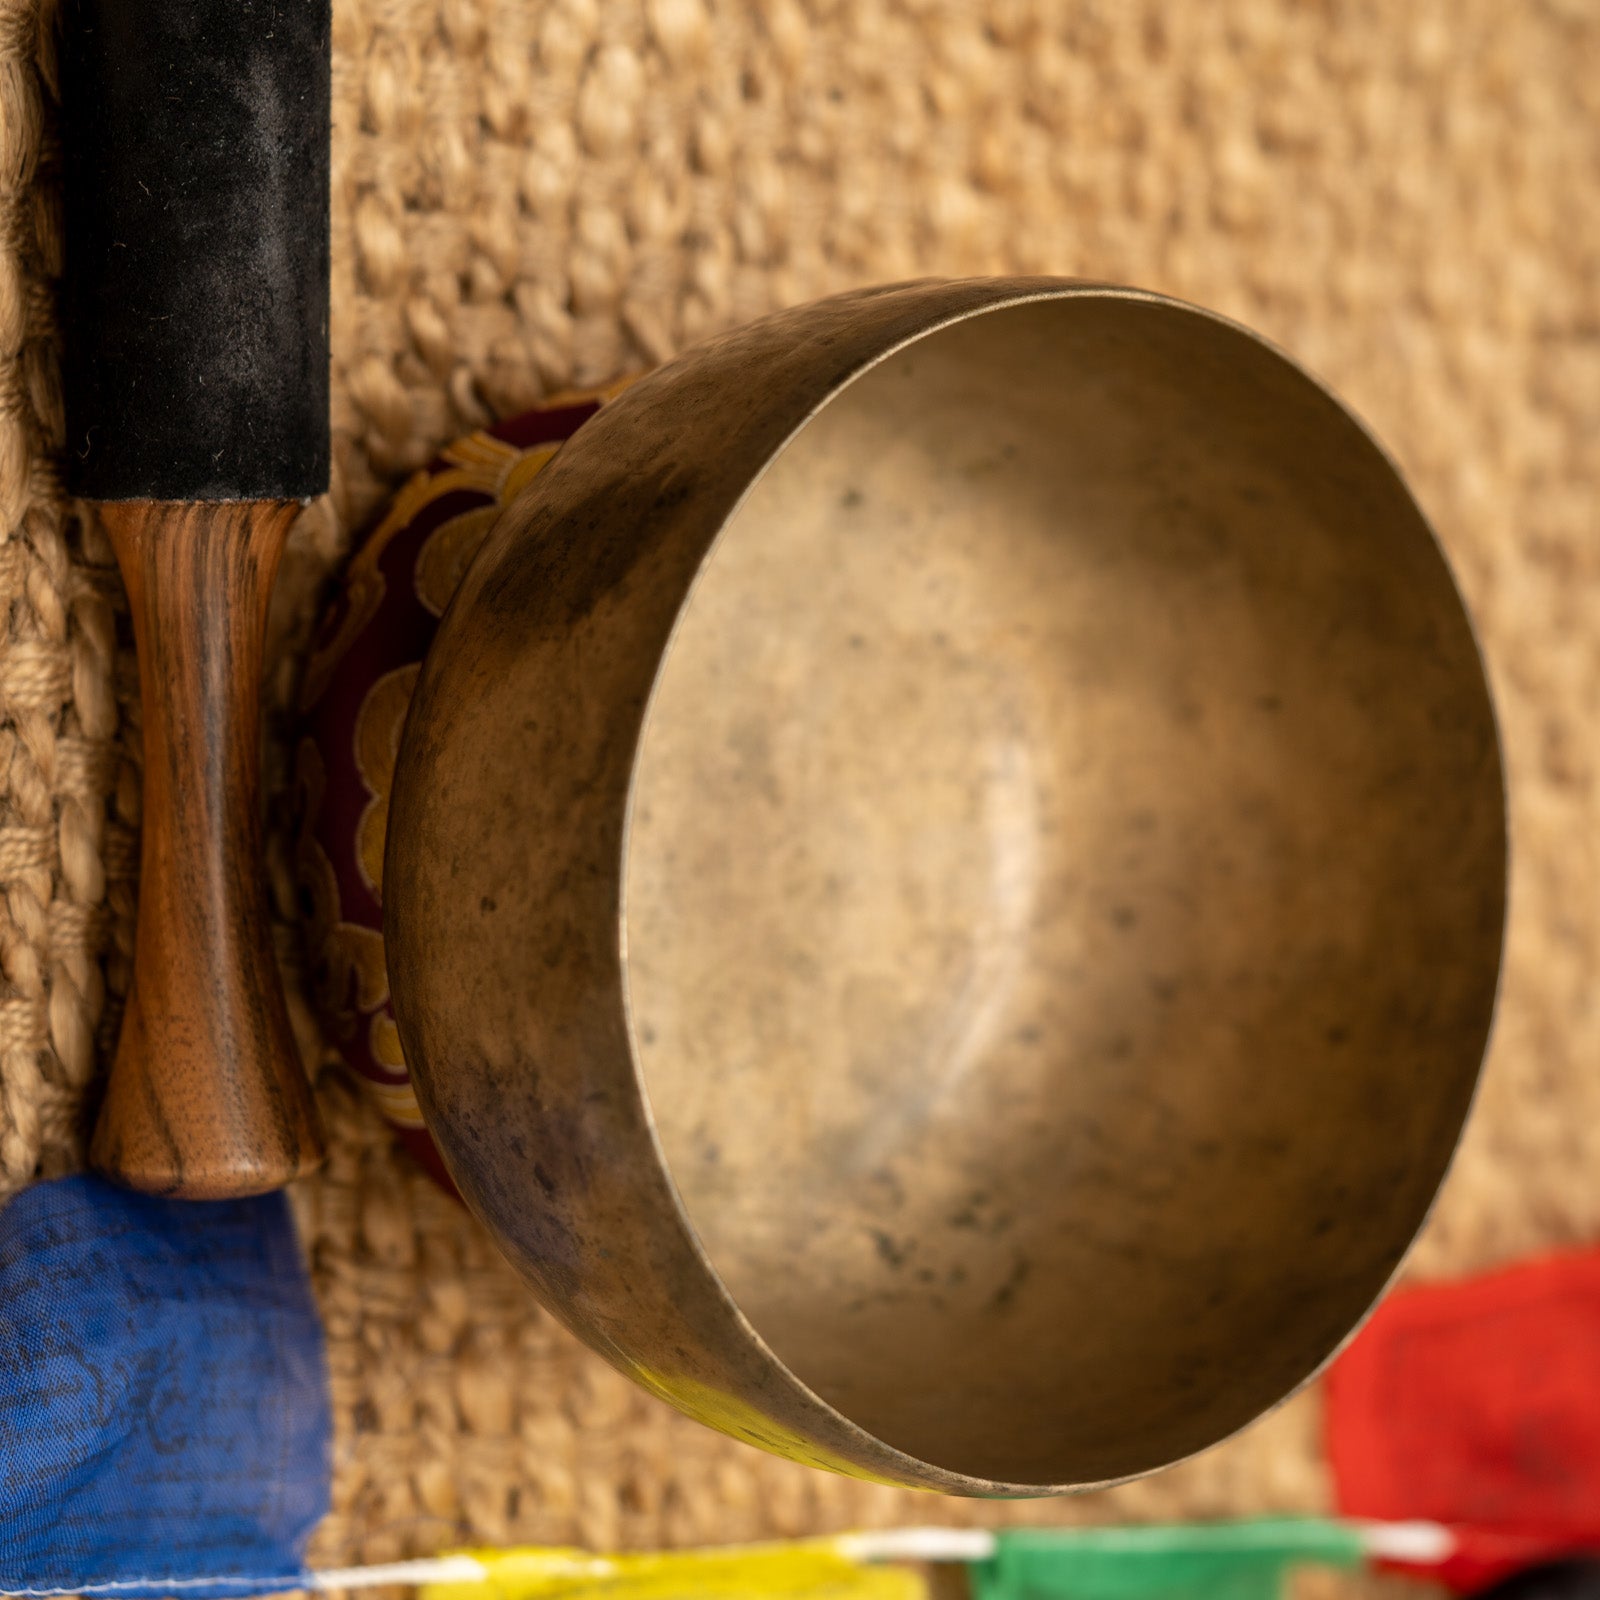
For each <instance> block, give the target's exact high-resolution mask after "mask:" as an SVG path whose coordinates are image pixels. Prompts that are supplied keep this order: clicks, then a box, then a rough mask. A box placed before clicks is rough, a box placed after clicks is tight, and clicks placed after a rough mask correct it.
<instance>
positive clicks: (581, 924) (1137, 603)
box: [384, 279, 1506, 1495]
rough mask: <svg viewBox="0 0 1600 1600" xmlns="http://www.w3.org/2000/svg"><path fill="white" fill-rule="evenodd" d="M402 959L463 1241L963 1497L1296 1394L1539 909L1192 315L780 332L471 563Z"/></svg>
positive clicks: (1428, 691) (624, 441) (1382, 611)
mask: <svg viewBox="0 0 1600 1600" xmlns="http://www.w3.org/2000/svg"><path fill="white" fill-rule="evenodd" d="M388 838H389V843H388V858H387V863H386V867H385V877H384V890H385V903H386V914H387V919H388V920H387V925H386V939H387V944H388V951H389V964H390V973H391V980H392V987H393V993H394V1000H395V1007H396V1010H397V1013H398V1018H399V1027H400V1034H401V1039H402V1042H403V1046H404V1050H405V1055H406V1059H407V1061H408V1062H409V1063H410V1064H411V1067H412V1070H413V1072H414V1074H415V1077H416V1083H417V1089H418V1094H419V1098H420V1100H421V1104H422V1107H423V1111H424V1113H425V1115H426V1118H427V1122H428V1126H429V1127H430V1128H431V1130H432V1131H433V1134H434V1137H435V1138H436V1139H437V1141H438V1144H439V1147H440V1149H441V1150H442V1152H443V1154H444V1157H445V1160H446V1162H447V1163H448V1165H449V1168H450V1171H451V1172H452V1174H453V1175H454V1177H455V1180H456V1182H457V1183H458V1184H459V1186H460V1188H461V1191H462V1193H463V1195H464V1196H465V1197H466V1200H467V1202H468V1204H469V1205H470V1206H471V1207H472V1209H473V1210H474V1211H475V1212H476V1213H477V1215H478V1216H479V1217H480V1218H481V1219H482V1220H483V1221H484V1223H486V1224H487V1226H488V1227H489V1229H490V1230H491V1231H492V1233H493V1234H494V1236H495V1238H496V1239H497V1240H498V1242H499V1243H500V1245H501V1246H502V1248H503V1249H504V1250H505V1252H506V1254H507V1255H508V1256H509V1257H510V1259H511V1261H512V1262H513V1263H514V1264H515V1265H516V1266H517V1268H518V1269H519V1270H520V1271H521V1272H522V1274H523V1275H524V1276H525V1277H526V1278H527V1280H528V1281H529V1282H530V1283H531V1284H532V1285H533V1287H534V1288H535V1290H536V1291H537V1292H538V1294H539V1296H540V1297H541V1298H542V1299H543V1301H544V1302H545V1304H546V1305H548V1306H549V1307H550V1308H551V1309H552V1310H553V1311H554V1312H555V1313H556V1315H558V1316H559V1317H560V1318H561V1319H562V1320H563V1321H564V1322H565V1323H566V1324H567V1325H568V1326H569V1327H570V1328H572V1329H573V1330H574V1331H575V1332H576V1333H577V1334H578V1335H579V1336H580V1337H582V1338H583V1339H585V1340H586V1341H587V1342H588V1343H589V1344H590V1345H592V1346H593V1347H594V1348H595V1349H596V1350H598V1351H599V1352H601V1353H602V1354H603V1355H605V1356H607V1357H608V1358H609V1359H610V1360H611V1361H612V1362H614V1363H615V1364H616V1365H617V1366H618V1367H620V1368H621V1369H622V1370H623V1371H624V1372H626V1373H629V1374H630V1375H632V1376H633V1377H635V1378H636V1379H638V1380H639V1381H640V1382H641V1383H643V1384H645V1385H646V1386H647V1387H648V1388H650V1389H651V1390H653V1391H654V1392H656V1393H657V1394H660V1395H663V1396H665V1397H666V1398H668V1399H670V1400H672V1401H673V1402H675V1403H676V1404H678V1405H679V1406H681V1407H682V1408H683V1409H684V1410H686V1411H688V1412H690V1413H691V1414H692V1415H694V1416H697V1417H700V1418H701V1419H703V1420H704V1421H706V1422H708V1423H711V1424H712V1425H713V1426H716V1427H718V1428H721V1429H723V1430H725V1431H726V1432H728V1433H731V1434H734V1435H736V1436H738V1437H741V1438H744V1439H748V1440H750V1441H752V1442H754V1443H756V1444H760V1445H764V1446H766V1447H768V1448H769V1449H773V1450H776V1451H778V1452H781V1453H783V1454H785V1455H789V1456H793V1457H796V1458H798V1459H801V1460H804V1461H809V1462H812V1463H814V1464H816V1465H820V1466H829V1467H835V1468H839V1469H841V1470H845V1471H849V1472H854V1473H858V1474H861V1475H864V1476H869V1477H875V1478H880V1479H884V1480H888V1481H892V1482H895V1483H903V1484H913V1485H920V1486H924V1487H928V1488H933V1489H941V1490H947V1491H953V1492H957V1493H966V1494H981V1495H1025V1494H1039V1493H1044V1492H1051V1491H1056V1490H1062V1489H1068V1488H1075V1487H1083V1486H1087V1485H1091V1484H1098V1483H1103V1482H1107V1481H1110V1480H1116V1479H1121V1478H1125V1477H1129V1476H1132V1475H1135V1474H1139V1473H1143V1472H1146V1471H1149V1470H1151V1469H1153V1468H1156V1467H1160V1466H1162V1465H1164V1464H1166V1463H1170V1462H1172V1461H1175V1460H1177V1459H1179V1458H1181V1457H1184V1456H1187V1455H1189V1454H1191V1453H1192V1452H1194V1451H1197V1450H1200V1449H1202V1448H1203V1447H1205V1446H1207V1445H1209V1444H1212V1443H1214V1442H1215V1441H1217V1440H1219V1439H1221V1438H1223V1437H1224V1436H1225V1435H1227V1434H1229V1433H1232V1432H1233V1431H1234V1430H1236V1429H1238V1428H1239V1427H1241V1426H1243V1425H1244V1424H1245V1423H1247V1422H1249V1421H1250V1420H1251V1419H1252V1418H1254V1417H1256V1416H1257V1415H1258V1414H1260V1413H1261V1412H1262V1411H1263V1410H1264V1409H1266V1408H1268V1407H1270V1406H1272V1405H1273V1404H1274V1403H1275V1402H1277V1401H1279V1400H1280V1399H1281V1398H1283V1397H1284V1396H1285V1395H1287V1394H1288V1393H1289V1392H1290V1391H1292V1390H1293V1389H1294V1388H1295V1387H1296V1386H1297V1385H1299V1384H1301V1383H1302V1382H1303V1381H1305V1380H1306V1378H1307V1377H1308V1376H1309V1375H1310V1374H1311V1373H1312V1372H1313V1371H1314V1370H1315V1369H1316V1368H1317V1367H1318V1366H1319V1365H1320V1364H1322V1363H1323V1362H1324V1361H1325V1360H1326V1359H1327V1357H1328V1356H1329V1355H1330V1353H1331V1352H1332V1351H1333V1350H1334V1349H1335V1348H1336V1347H1337V1346H1338V1345H1339V1343H1340V1342H1341V1341H1342V1340H1343V1339H1344V1338H1345V1337H1346V1336H1347V1335H1348V1334H1349V1332H1350V1331H1351V1329H1352V1328H1353V1327H1354V1326H1355V1325H1356V1324H1357V1323H1358V1322H1359V1320H1360V1319H1361V1318H1362V1316H1363V1315H1364V1313H1365V1312H1366V1311H1367V1310H1368V1308H1369V1307H1370V1306H1371V1305H1372V1304H1373V1302H1374V1300H1375V1299H1376V1298H1377V1296H1378V1295H1379V1294H1380V1293H1381V1292H1382V1290H1383V1288H1384V1286H1385V1284H1386V1283H1387V1281H1388V1280H1389V1278H1390V1277H1391V1275H1392V1274H1393V1273H1394V1271H1395V1270H1396V1267H1397V1265H1398V1263H1399V1262H1400V1260H1401V1257H1402V1256H1403V1255H1404V1253H1405V1251H1406V1248H1407V1246H1408V1245H1409V1243H1410V1242H1411V1240H1412V1239H1413V1237H1414V1236H1415V1234H1416V1233H1417V1231H1418V1229H1419V1227H1420V1226H1421V1224H1422V1222H1423V1221H1424V1219H1425V1217H1426V1215H1427V1212H1428V1209H1429V1206H1430V1204H1431V1202H1432V1199H1433V1197H1434V1194H1435V1191H1436V1189H1437V1188H1438V1185H1439V1183H1440V1181H1441V1179H1442V1178H1443V1175H1444V1172H1445V1169H1446V1166H1447V1164H1448V1162H1449V1160H1450V1155H1451V1152H1452V1150H1453V1148H1454V1146H1455V1144H1456V1141H1457V1137H1458V1135H1459V1133H1460V1130H1461V1126H1462V1123H1463V1120H1464V1118H1465V1116H1466V1114H1467V1110H1468V1105H1469V1102H1470V1101H1471V1099H1472V1094H1473V1087H1474V1084H1475V1081H1476V1079H1477V1075H1478V1067H1479V1062H1480V1059H1481V1057H1482V1054H1483V1051H1484V1046H1485V1042H1486V1038H1487V1035H1488V1031H1489V1027H1490V1020H1491V1013H1492V1010H1493V1004H1494V996H1495V990H1496V980H1497V974H1498V969H1499V960H1500V947H1501V929H1502V922H1503V918H1504V899H1505V880H1506V834H1505V821H1504V797H1503V790H1502V775H1501V765H1500V757H1499V747H1498V743H1497V739H1496V731H1495V722H1494V716H1493V712H1492V708H1491V705H1490V700H1489V695H1488V692H1487V689H1486V686H1485V680H1484V672H1483V668H1482V664H1481V662H1480V658H1479V655H1478V651H1477V648H1476V645H1475V642H1474V639H1473V635H1472V630H1471V627H1470V625H1469V622H1468V619H1467V617H1466V615H1465V613H1464V611H1463V607H1462V603H1461V600H1460V598H1459V597H1458V595H1457V593H1456V590H1455V588H1454V586H1453V584H1452V581H1451V577H1450V573H1449V570H1448V568H1447V566H1446V563H1445V561H1444V559H1443V557H1442V556H1441V554H1440V551H1439V548H1438V546H1437V544H1436V542H1435V540H1434V537H1433V535H1432V534H1431V532H1430V531H1429V528H1428V525H1427V523H1426V521H1425V520H1424V518H1423V516H1422V514H1421V513H1420V512H1419V510H1418V508H1417V506H1416V504H1415V503H1414V502H1413V500H1412V499H1411V497H1410V495H1409V494H1408V493H1407V491H1406V488H1405V486H1404V484H1403V483H1402V481H1401V479H1400V476H1399V474H1398V473H1397V471H1396V469H1395V467H1394V465H1393V464H1392V463H1391V461H1390V460H1389V458H1388V457H1387V456H1386V455H1385V454H1384V453H1383V451H1382V450H1381V449H1380V448H1379V447H1378V446H1377V445H1376V444H1375V443H1374V441H1373V439H1372V438H1371V436H1370V435H1369V434H1368V433H1366V432H1365V431H1364V429H1363V428H1362V426H1361V425H1360V424H1359V423H1358V422H1357V421H1355V420H1354V419H1353V418H1352V416H1351V415H1350V414H1349V413H1348V412H1347V411H1346V410H1345V409H1343V407H1342V406H1341V405H1340V404H1339V403H1338V401H1336V400H1335V399H1334V398H1333V397H1332V396H1331V395H1330V394H1329V393H1328V392H1327V391H1326V390H1325V389H1323V388H1322V387H1320V386H1319V385H1318V384H1317V383H1316V382H1315V381H1313V380H1312V379H1311V378H1309V377H1308V376H1307V375H1306V374H1305V373H1304V372H1303V371H1301V370H1300V369H1299V368H1298V367H1296V366H1295V365H1294V364H1293V363H1292V362H1291V361H1289V360H1288V359H1287V358H1285V357H1284V356H1283V355H1282V354H1280V353H1279V352H1278V351H1276V350H1274V349H1273V348H1271V347H1270V346H1269V345H1267V344H1265V343H1263V342H1262V341H1261V340H1259V339H1258V338H1256V337H1254V336H1253V335H1251V334H1249V333H1248V332H1246V331H1244V330H1243V329H1241V328H1239V327H1237V326H1235V325H1233V324H1231V323H1229V322H1226V321H1224V320H1222V319H1221V318H1218V317H1215V316H1212V315H1209V314H1207V313H1205V312H1203V311H1199V310H1196V309H1194V308H1192V307H1189V306H1186V305H1182V304H1179V303H1177V302H1174V301H1171V300H1166V299H1163V298H1161V297H1159V296H1156V295H1151V294H1144V293H1138V292H1134V291H1130V290H1125V289H1116V288H1108V287H1104V286H1098V285H1093V284H1082V283H1071V282H1062V281H1057V280H1040V279H1033V280H1028V279H1014V280H998V281H980V282H964V283H963V282H956V283H942V282H924V283H915V284H908V285H903V286H900V287H896V288H892V289H887V290H883V291H879V292H875V293H857V294H849V295H844V296H841V297H839V298H836V299H831V300H826V301H823V302H821V303H819V304H816V305H811V306H807V307H803V308H801V309H799V310H794V311H788V312H785V313H783V314H781V315H778V316H773V317H769V318H766V319H765V320H763V321H760V322H757V323H755V324H753V325H751V326H749V327H745V328H743V329H740V330H739V331H738V332H736V333H733V334H730V335H728V336H726V337H724V338H721V339H717V340H714V341H713V342H711V343H709V344H706V345H704V346H702V347H700V348H699V349H697V350H693V351H691V352H689V353H688V354H687V355H685V356H683V357H681V358H680V359H678V360H676V361H673V362H672V363H670V364H669V365H667V366H665V367H663V368H662V369H660V370H659V371H657V372H655V373H653V374H652V375H650V376H649V377H647V378H645V379H643V380H642V381H641V382H639V383H638V384H637V385H635V386H634V387H633V388H631V389H629V390H628V391H627V392H626V393H625V394H623V395H622V397H621V398H619V399H617V400H615V401H614V402H613V403H611V404H609V405H608V406H606V407H605V408H604V409H603V410H602V411H601V412H600V413H599V415H598V416H597V417H596V418H595V419H594V420H592V421H591V422H589V423H587V424H586V425H585V427H584V428H583V429H582V431H581V432H580V433H579V434H578V436H577V437H576V439H574V440H573V441H572V442H571V443H570V444H568V445H567V446H566V447H565V448H564V449H563V451H562V452H561V454H560V456H559V457H558V458H557V459H556V461H555V462H554V463H553V464H552V465H551V466H550V467H549V468H548V469H547V470H546V471H545V472H544V473H543V474H542V475H541V476H540V477H539V478H538V479H537V480H536V482H535V483H534V484H533V485H532V486H531V487H530V489H529V490H528V491H527V493H526V495H525V496H524V497H523V498H521V499H520V500H518V501H517V502H515V503H514V504H513V505H512V507H511V508H510V509H509V510H508V511H507V512H506V513H505V514H504V515H503V516H502V518H501V519H500V521H499V523H498V524H497V525H496V527H495V528H494V529H493V530H492V531H491V533H490V534H489V536H488V539H487V541H486V543H485V545H484V548H483V550H482V552H481V554H480V555H479V556H478V557H477V559H476V561H475V562H474V564H473V566H472V567H471V569H470V571H469V573H468V575H467V577H466V579H465V581H464V583H463V585H462V588H461V591H460V593H459V596H458V598H457V599H456V601H455V603H454V605H453V606H452V608H451V609H450V611H449V613H448V615H447V616H446V618H445V621H444V624H443V628H442V630H441V632H440V634H439V637H438V640H437V642H436V643H435V645H434V647H433V650H432V653H431V654H430V656H429V658H428V660H427V662H426V664H425V666H424V669H423V672H422V676H421V682H420V686H419V689H418V692H417V695H416V699H415V701H414V703H413V707H412V710H411V714H410V720H409V722H408V724H407V728H406V732H405V736H404V740H403V744H402V748H401V752H400V758H399V766H398V771H397V775H396V781H395V790H394V797H393V808H392V812H391V816H390V823H389V835H388Z"/></svg>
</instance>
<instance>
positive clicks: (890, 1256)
mask: <svg viewBox="0 0 1600 1600" xmlns="http://www.w3.org/2000/svg"><path fill="white" fill-rule="evenodd" d="M871 1232H872V1244H873V1248H874V1249H875V1250H876V1251H877V1252H878V1255H879V1256H880V1257H881V1258H882V1259H883V1260H884V1261H885V1262H887V1263H888V1265H889V1266H891V1267H902V1266H904V1265H905V1260H906V1256H907V1254H908V1253H909V1249H908V1247H907V1246H904V1245H899V1244H896V1243H895V1241H894V1240H893V1239H891V1238H890V1237H889V1235H888V1234H886V1233H885V1232H884V1231H883V1229H882V1228H873V1229H872V1230H871Z"/></svg>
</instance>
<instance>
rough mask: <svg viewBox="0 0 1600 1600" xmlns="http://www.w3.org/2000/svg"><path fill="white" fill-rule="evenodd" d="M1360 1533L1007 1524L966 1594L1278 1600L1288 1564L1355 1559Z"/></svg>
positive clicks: (1301, 1526) (1278, 1526)
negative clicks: (1032, 1526)
mask: <svg viewBox="0 0 1600 1600" xmlns="http://www.w3.org/2000/svg"><path fill="white" fill-rule="evenodd" d="M1363 1559H1364V1547H1363V1543H1362V1539H1361V1534H1360V1531H1359V1530H1358V1529H1356V1528H1354V1527H1352V1526H1350V1525H1349V1524H1348V1523H1340V1522H1334V1521H1330V1520H1328V1519H1327V1518H1323V1517H1263V1518H1257V1519H1253V1520H1251V1521H1248V1522H1211V1523H1194V1524H1189V1525H1186V1526H1163V1525H1152V1526H1149V1527H1128V1528H1011V1529H1007V1530H1005V1531H1004V1532H1002V1533H1000V1534H999V1536H998V1540H997V1544H996V1550H995V1554H994V1556H993V1558H992V1559H990V1560H988V1561H980V1562H977V1563H975V1564H974V1566H973V1567H972V1593H973V1597H974V1600H1278V1595H1279V1592H1280V1587H1281V1582H1282V1578H1283V1574H1284V1572H1285V1570H1286V1569H1288V1568H1290V1567H1293V1566H1298V1565H1300V1564H1301V1563H1306V1562H1312V1563H1317V1564H1319V1565H1323V1566H1334V1567H1354V1566H1359V1565H1361V1563H1362V1561H1363Z"/></svg>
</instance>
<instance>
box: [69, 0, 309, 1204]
mask: <svg viewBox="0 0 1600 1600" xmlns="http://www.w3.org/2000/svg"><path fill="white" fill-rule="evenodd" d="M329 25H330V24H329V5H328V0H142V3H140V4H137V5H134V4H130V3H128V0H67V3H66V5H65V6H64V16H63V28H64V32H63V36H62V72H61V82H62V99H63V127H62V146H63V164H64V184H65V191H66V257H65V259H66V279H65V282H64V285H63V297H62V312H63V318H62V320H63V327H64V332H65V342H66V352H65V363H64V380H65V391H66V413H67V455H66V462H65V470H66V481H67V487H68V489H69V491H70V492H71V493H73V494H76V495H78V496H81V497H82V498H84V499H86V500H91V501H96V502H98V503H99V514H100V516H101V518H102V520H103V522H104V525H105V527H106V530H107V532H108V533H109V535H110V538H111V542H112V545H113V547H114V548H115V550H116V554H117V560H118V563H119V564H120V566H121V568H122V575H123V578H124V580H125V582H126V584H127V589H128V599H129V604H130V606H131V607H132V612H133V624H134V636H135V641H136V644H137V648H138V654H139V683H140V700H141V704H142V707H143V719H144V808H143V809H144V835H143V846H142V855H141V868H140V890H139V917H138V930H137V934H136V947H135V958H134V975H133V990H132V993H131V994H130V996H129V999H128V1008H127V1012H126V1015H125V1017H124V1019H123V1025H122V1036H121V1039H120V1041H119V1042H118V1045H117V1053H116V1058H115V1061H114V1062H113V1065H112V1069H111V1077H110V1083H109V1087H108V1089H107V1092H106V1097H105V1102H104V1105H103V1106H102V1108H101V1111H100V1116H99V1121H98V1123H97V1124H96V1127H95V1131H94V1140H93V1145H92V1159H93V1161H94V1164H95V1165H96V1166H97V1167H98V1168H99V1169H100V1170H101V1171H102V1172H104V1173H106V1174H107V1175H108V1176H110V1177H112V1178H115V1179H116V1180H117V1181H119V1182H121V1183H124V1184H128V1185H131V1186H132V1187H134V1188H136V1189H143V1190H146V1191H149V1192H151V1193H157V1194H169V1195H183V1196H189V1197H193V1198H196V1199H207V1198H220V1197H223V1196H228V1195H243V1194H254V1193H259V1192H261V1191H264V1190H268V1189H273V1188H276V1187H278V1186H279V1185H281V1184H283V1183H286V1182H287V1181H289V1180H290V1179H292V1178H294V1177H296V1176H297V1175H298V1174H300V1173H303V1172H306V1171H307V1170H309V1169H310V1168H311V1167H313V1166H315V1165H316V1164H317V1162H318V1161H319V1160H320V1159H321V1154H322V1146H321V1136H320V1132H319V1129H318V1124H317V1116H316V1110H315V1106H314V1105H313V1102H312V1098H311V1094H310V1090H309V1087H308V1085H307V1082H306V1078H305V1074H304V1071H303V1070H302V1068H301V1065H300V1060H299V1056H298V1054H297V1052H296V1050H295V1046H294V1041H293V1038H292V1035H291V1033H290V1029H289V1020H288V1014H287V1011H286V1009H285V1006H284V999H283V994H282V990H281V987H280V984H279V979H278V973H277V968H276V966H275V964H274V960H273V954H272V944H271V938H270V929H269V923H268V916H267V903H266V894H265V887H264V883H263V870H262V860H261V815H260V813H261V801H260V770H259V769H260V762H259V738H260V714H259V699H258V696H259V680H260V675H261V655H262V640H263V634H264V631H265V623H266V610H267V602H268V599H269V596H270V593H271V589H272V580H273V575H274V573H275V571H276V569H277V565H278V559H279V556H280V554H281V552H282V548H283V540H284V536H285V534H286V533H287V531H288V527H289V524H290V522H291V521H292V520H293V518H294V516H295V514H296V512H297V511H298V510H299V509H300V507H301V505H302V504H303V502H305V501H306V500H308V499H310V498H311V497H312V496H315V495H318V494H321V493H322V492H323V491H324V490H325V489H326V488H327V486H328V458H329V432H328V201H329V54H328V52H329Z"/></svg>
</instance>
